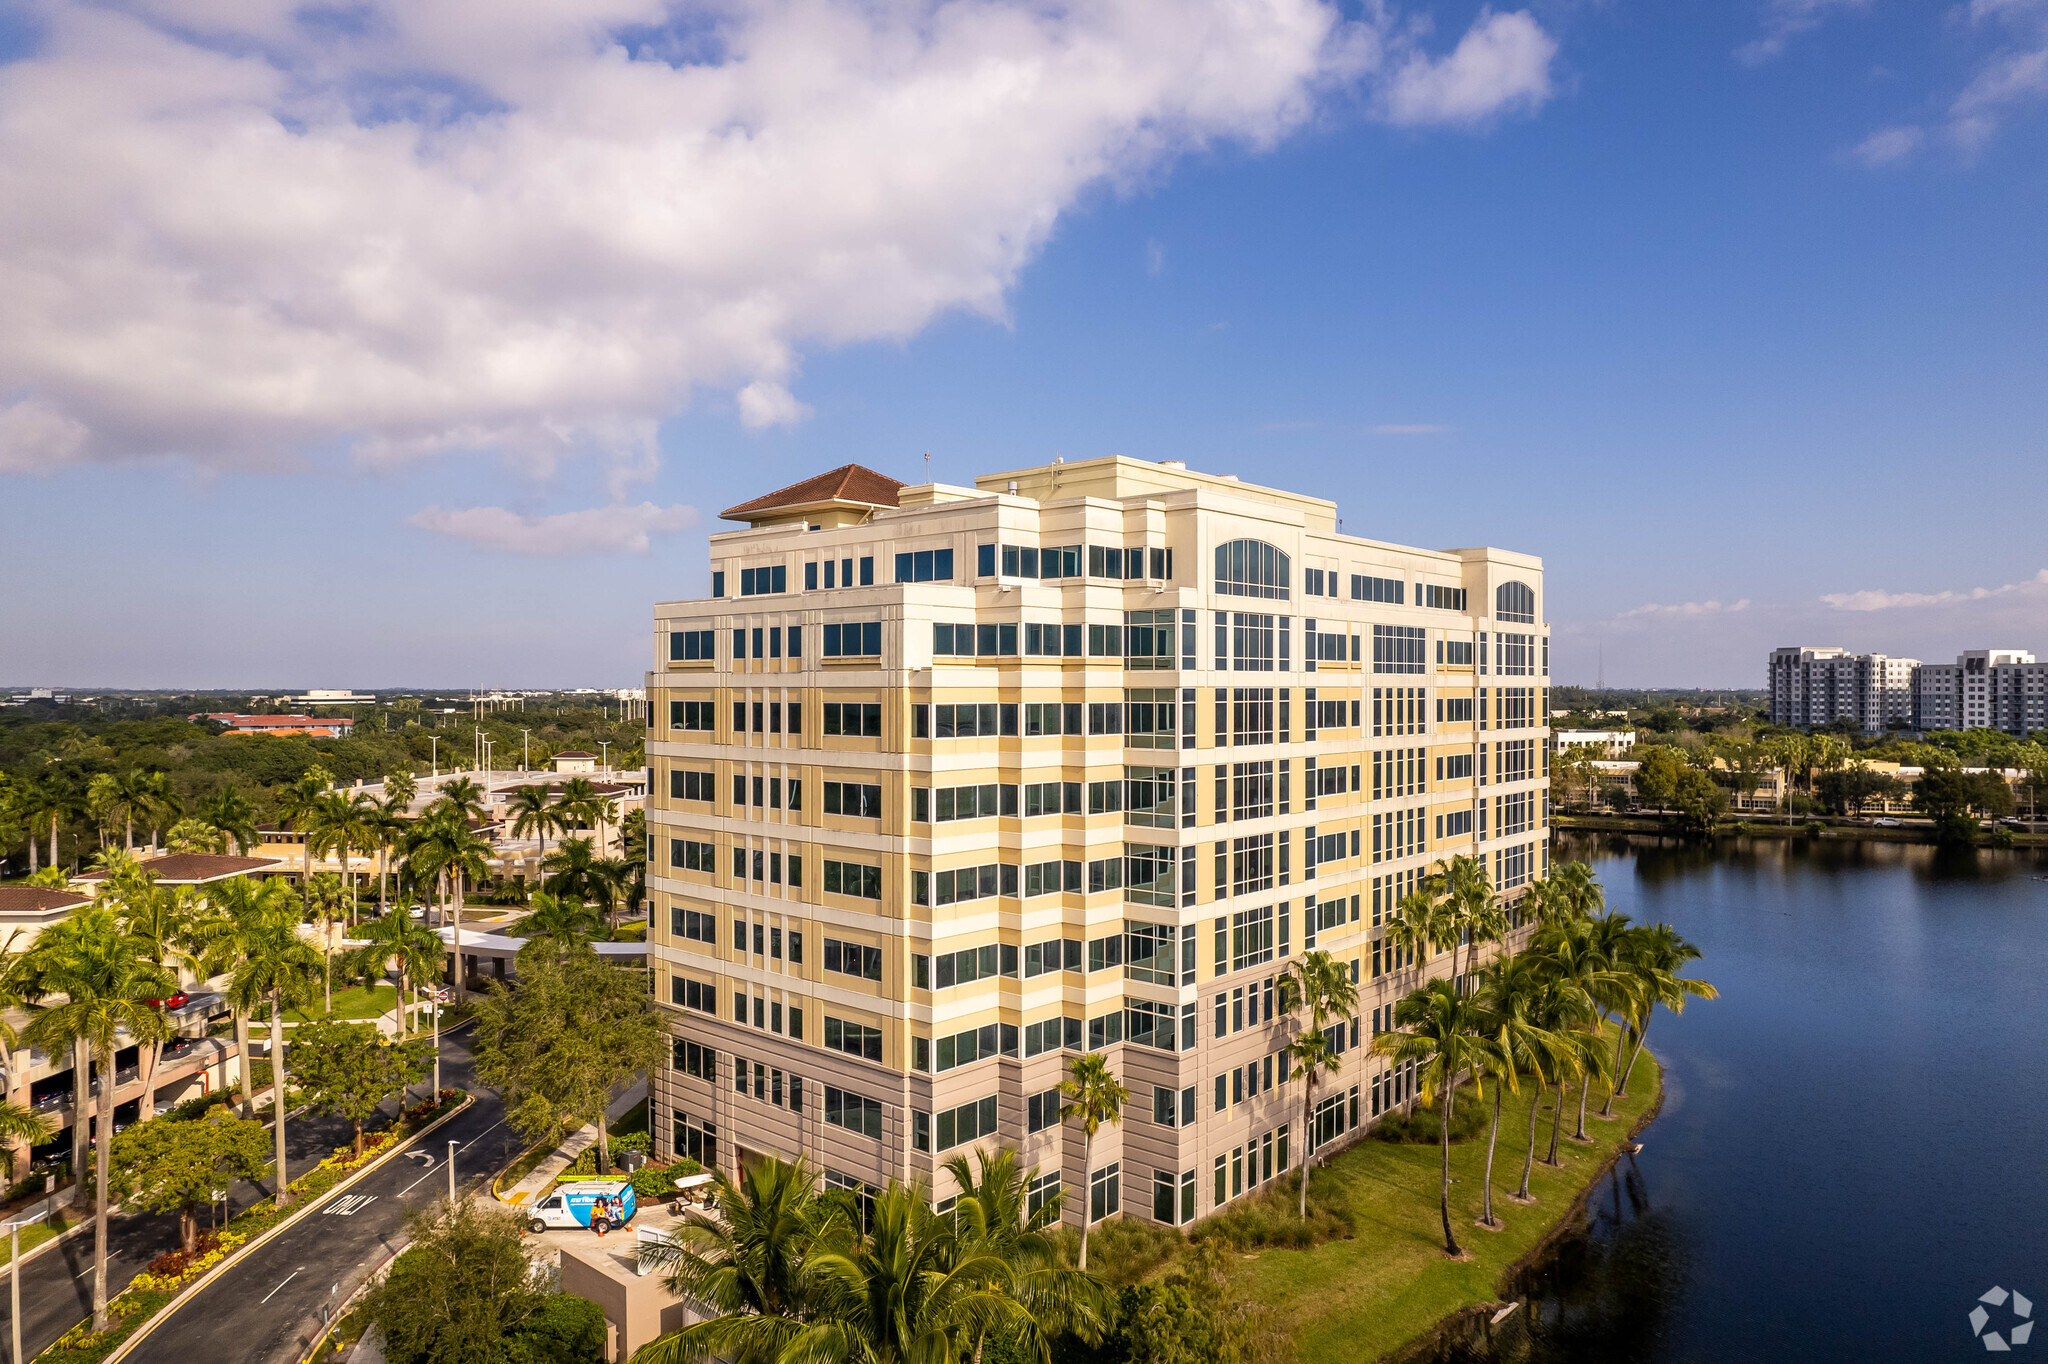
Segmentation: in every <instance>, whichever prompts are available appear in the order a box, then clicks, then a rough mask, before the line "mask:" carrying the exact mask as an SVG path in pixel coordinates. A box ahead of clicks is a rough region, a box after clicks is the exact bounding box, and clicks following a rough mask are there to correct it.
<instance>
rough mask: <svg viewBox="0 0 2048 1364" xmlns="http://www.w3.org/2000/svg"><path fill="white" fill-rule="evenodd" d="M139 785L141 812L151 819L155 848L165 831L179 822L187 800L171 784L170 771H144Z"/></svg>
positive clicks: (145, 817)
mask: <svg viewBox="0 0 2048 1364" xmlns="http://www.w3.org/2000/svg"><path fill="white" fill-rule="evenodd" d="M139 785H140V787H141V789H142V795H143V799H142V806H141V809H140V811H139V813H140V814H141V815H142V817H143V818H144V819H146V820H148V821H149V846H150V847H152V848H154V847H155V846H156V845H157V843H158V841H159V838H160V836H161V835H162V833H163V831H164V830H165V829H167V828H169V827H170V826H171V825H173V824H175V823H177V822H178V816H179V815H181V814H183V813H184V812H185V802H184V801H183V800H182V799H181V798H180V797H179V795H178V789H177V787H175V786H173V785H171V774H170V773H168V772H144V773H143V774H142V775H141V780H140V782H139Z"/></svg>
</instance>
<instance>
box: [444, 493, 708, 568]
mask: <svg viewBox="0 0 2048 1364" xmlns="http://www.w3.org/2000/svg"><path fill="white" fill-rule="evenodd" d="M409 524H411V525H414V526H418V527H419V528H420V529H421V530H430V531H433V532H435V533H436V534H438V535H447V536H451V537H453V538H454V539H457V540H466V541H468V542H469V543H470V544H473V545H481V546H483V547H484V548H485V549H495V550H501V551H503V552H505V553H508V554H542V555H551V556H556V557H563V558H566V557H571V556H576V555H584V554H645V553H646V552H647V549H648V545H649V542H650V541H651V539H652V538H653V537H654V536H656V535H672V534H674V533H675V532H677V531H682V530H688V529H690V527H692V526H694V525H696V524H697V509H696V508H695V507H685V506H673V507H657V506H655V505H654V504H653V503H652V502H642V503H640V504H639V505H638V506H617V507H593V508H591V509H590V510H588V511H574V512H560V513H557V514H556V515H554V516H523V515H521V514H520V513H518V512H515V511H508V510H507V509H506V508H504V507H428V508H426V509H425V510H424V511H420V512H417V513H415V514H414V515H413V516H412V517H411V518H410V521H409Z"/></svg>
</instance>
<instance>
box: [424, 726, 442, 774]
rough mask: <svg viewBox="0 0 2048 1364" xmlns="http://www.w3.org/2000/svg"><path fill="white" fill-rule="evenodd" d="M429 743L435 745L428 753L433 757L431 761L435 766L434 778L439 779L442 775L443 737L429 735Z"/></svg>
mask: <svg viewBox="0 0 2048 1364" xmlns="http://www.w3.org/2000/svg"><path fill="white" fill-rule="evenodd" d="M427 742H428V743H430V744H432V745H433V748H431V749H430V750H428V751H429V752H430V753H431V754H432V755H433V757H432V759H431V761H432V762H433V765H434V776H435V778H437V779H438V778H439V777H440V775H441V736H440V735H438V734H429V735H428V736H427Z"/></svg>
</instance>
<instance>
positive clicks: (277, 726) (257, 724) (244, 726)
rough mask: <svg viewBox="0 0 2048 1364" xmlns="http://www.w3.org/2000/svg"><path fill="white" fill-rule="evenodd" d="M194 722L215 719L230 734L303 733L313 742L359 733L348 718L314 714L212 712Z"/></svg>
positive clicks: (199, 716) (352, 721)
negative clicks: (314, 740)
mask: <svg viewBox="0 0 2048 1364" xmlns="http://www.w3.org/2000/svg"><path fill="white" fill-rule="evenodd" d="M191 718H192V719H194V720H211V721H213V722H214V723H215V724H217V725H221V726H223V727H224V728H225V730H226V732H227V733H229V734H299V735H304V736H305V737H307V738H309V739H346V738H347V737H348V736H349V735H351V734H353V733H354V732H355V728H356V722H355V721H354V720H351V719H348V718H347V717H345V716H344V717H340V718H330V717H327V716H312V715H235V714H232V713H230V712H226V711H209V712H207V713H206V714H203V715H194V716H193V717H191Z"/></svg>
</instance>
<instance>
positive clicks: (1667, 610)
mask: <svg viewBox="0 0 2048 1364" xmlns="http://www.w3.org/2000/svg"><path fill="white" fill-rule="evenodd" d="M1748 609H1749V598H1747V597H1744V598H1743V599H1742V600H1741V601H1738V602H1734V603H1731V604H1730V605H1727V606H1723V605H1722V604H1721V603H1720V602H1718V601H1687V602H1677V603H1674V604H1672V605H1669V606H1664V605H1659V604H1658V603H1656V602H1650V603H1648V604H1646V605H1643V606H1637V607H1633V608H1631V609H1630V610H1627V611H1623V612H1621V613H1620V614H1619V615H1617V616H1615V619H1616V620H1630V619H1632V618H1634V617H1637V616H1663V617H1669V616H1719V615H1725V614H1727V613H1729V612H1734V611H1747V610H1748Z"/></svg>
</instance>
